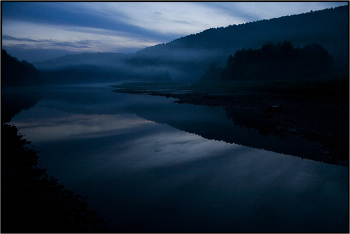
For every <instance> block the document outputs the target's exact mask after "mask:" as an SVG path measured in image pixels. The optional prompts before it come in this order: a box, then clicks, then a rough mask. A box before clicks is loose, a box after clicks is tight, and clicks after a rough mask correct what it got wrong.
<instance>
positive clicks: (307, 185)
mask: <svg viewBox="0 0 350 234" xmlns="http://www.w3.org/2000/svg"><path fill="white" fill-rule="evenodd" d="M20 93H22V94H23V93H24V92H23V91H22V92H20ZM3 95H9V93H8V92H4V91H3ZM15 96H16V95H15ZM17 96H20V95H19V94H17ZM28 96H29V94H25V95H24V97H28ZM12 97H13V96H12ZM24 100H25V101H26V102H30V103H29V104H28V103H26V105H24V107H22V108H25V109H24V110H22V111H21V110H20V109H21V108H20V109H18V108H17V109H16V108H15V107H13V108H12V112H11V113H13V114H16V113H18V112H19V113H18V114H17V115H15V116H14V117H12V120H11V122H10V123H12V124H15V125H16V126H17V127H18V129H19V132H20V133H22V134H23V135H25V138H26V139H27V140H30V141H32V142H33V145H34V146H35V149H36V150H40V151H41V153H40V154H39V157H40V161H41V165H40V167H41V168H47V169H48V170H47V173H48V174H49V175H55V177H56V178H57V179H58V180H59V182H60V183H61V184H64V185H65V187H66V188H67V189H69V190H73V191H75V192H76V193H78V194H80V195H82V196H88V197H89V198H88V199H87V202H88V204H89V207H90V208H94V209H97V210H98V214H99V215H100V216H102V217H105V220H106V221H107V224H108V225H109V226H110V228H111V229H110V231H111V232H348V224H349V223H348V221H349V216H348V211H349V210H348V167H344V166H337V165H332V164H329V163H328V162H327V160H320V159H317V158H315V156H314V152H313V150H312V149H311V148H309V147H308V146H307V145H305V144H303V142H302V141H300V140H299V139H295V138H293V137H286V138H283V139H280V138H279V137H278V136H275V135H274V130H273V128H272V127H269V126H268V125H267V124H266V123H265V122H264V120H263V118H260V116H254V115H251V114H250V113H246V112H244V111H240V110H237V109H231V110H225V109H224V108H215V107H206V106H195V105H190V104H177V103H174V100H175V99H172V98H165V97H154V96H146V95H131V94H120V93H115V92H112V89H111V88H110V87H107V86H85V87H83V86H75V87H73V86H71V87H63V86H61V87H55V88H47V89H44V90H42V91H41V93H40V95H38V94H36V98H34V99H28V98H24ZM11 102H12V103H16V102H21V99H20V98H19V99H13V98H12V99H11ZM5 104H6V103H5ZM312 159H314V160H312ZM315 160H319V161H315Z"/></svg>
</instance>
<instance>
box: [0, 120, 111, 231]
mask: <svg viewBox="0 0 350 234" xmlns="http://www.w3.org/2000/svg"><path fill="white" fill-rule="evenodd" d="M22 137H23V136H21V135H19V134H18V130H17V128H16V127H15V126H10V125H8V124H2V128H1V145H2V146H1V147H2V148H1V195H2V200H1V214H2V216H1V232H5V233H7V232H17V233H28V232H45V233H50V232H56V233H59V232H106V231H107V230H108V229H107V228H106V227H105V225H104V220H103V219H101V218H98V217H97V215H96V214H97V212H96V211H95V210H91V209H89V208H88V207H87V206H88V205H87V203H86V202H85V199H86V198H82V197H81V196H80V195H76V194H74V192H72V191H69V190H66V189H65V188H64V186H63V185H59V184H58V183H57V179H55V178H54V177H53V176H49V175H47V174H46V173H45V172H46V170H43V169H40V168H38V167H37V164H38V159H39V157H38V155H37V152H36V151H33V150H31V149H28V148H27V147H26V146H27V145H28V144H30V142H29V141H27V140H25V139H23V138H22Z"/></svg>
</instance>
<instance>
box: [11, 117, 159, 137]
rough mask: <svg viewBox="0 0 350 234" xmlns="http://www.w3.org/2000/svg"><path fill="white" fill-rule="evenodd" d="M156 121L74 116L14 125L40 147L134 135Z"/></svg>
mask: <svg viewBox="0 0 350 234" xmlns="http://www.w3.org/2000/svg"><path fill="white" fill-rule="evenodd" d="M152 123H153V122H152V121H149V120H145V119H141V118H138V117H136V116H135V115H122V114H119V115H118V114H116V115H98V114H90V115H84V114H73V115H70V116H69V118H67V117H66V116H64V115H63V116H57V117H50V118H47V119H45V121H43V120H42V119H35V118H32V119H27V120H26V121H20V120H13V121H12V122H11V124H14V125H16V126H17V127H18V128H19V129H20V133H21V134H24V135H28V136H30V140H31V141H33V142H36V143H40V142H47V141H60V140H73V139H88V138H98V137H106V136H109V135H116V134H121V133H122V132H127V131H128V132H131V131H133V129H136V128H137V129H138V128H141V127H147V126H149V125H150V124H152Z"/></svg>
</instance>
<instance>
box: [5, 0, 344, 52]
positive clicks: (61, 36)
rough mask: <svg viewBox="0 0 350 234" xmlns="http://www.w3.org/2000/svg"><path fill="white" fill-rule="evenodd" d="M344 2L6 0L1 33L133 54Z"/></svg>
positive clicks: (27, 42)
mask: <svg viewBox="0 0 350 234" xmlns="http://www.w3.org/2000/svg"><path fill="white" fill-rule="evenodd" d="M345 4H347V3H344V2H338V3H337V2H328V3H327V2H278V3H274V2H2V33H3V35H5V36H6V37H5V38H3V41H2V42H3V46H5V47H7V48H9V47H16V46H18V47H19V48H26V49H27V50H28V49H46V50H62V51H68V52H75V53H77V52H80V53H84V52H122V51H128V52H135V51H136V50H139V49H142V48H145V47H148V46H153V45H156V44H161V43H167V42H169V41H172V40H174V39H177V38H179V37H182V36H186V35H188V34H195V33H199V32H201V31H203V30H205V29H208V28H215V27H226V26H228V25H232V24H241V23H245V22H249V21H255V20H261V19H268V18H273V17H279V16H283V15H290V14H297V13H302V12H307V11H310V10H320V9H324V8H326V7H335V6H339V5H345ZM10 37H12V38H10ZM27 52H28V51H27ZM23 53H26V52H23ZM20 59H22V58H20Z"/></svg>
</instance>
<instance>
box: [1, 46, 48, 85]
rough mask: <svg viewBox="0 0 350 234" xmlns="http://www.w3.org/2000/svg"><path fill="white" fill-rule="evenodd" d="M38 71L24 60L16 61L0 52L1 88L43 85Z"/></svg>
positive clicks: (4, 52) (4, 51)
mask: <svg viewBox="0 0 350 234" xmlns="http://www.w3.org/2000/svg"><path fill="white" fill-rule="evenodd" d="M44 83H45V82H44V80H43V79H42V77H41V74H40V71H39V70H38V69H36V68H35V67H34V66H33V65H32V64H31V63H28V62H27V61H25V60H22V61H18V59H17V58H15V57H12V56H11V55H9V54H8V53H7V52H6V50H4V49H3V50H1V84H2V85H3V86H30V85H43V84H44Z"/></svg>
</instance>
